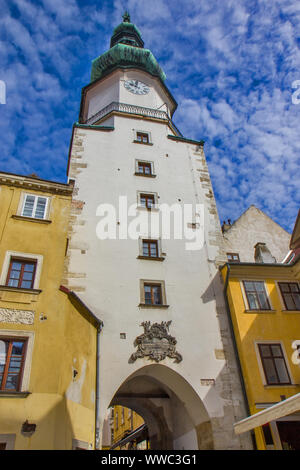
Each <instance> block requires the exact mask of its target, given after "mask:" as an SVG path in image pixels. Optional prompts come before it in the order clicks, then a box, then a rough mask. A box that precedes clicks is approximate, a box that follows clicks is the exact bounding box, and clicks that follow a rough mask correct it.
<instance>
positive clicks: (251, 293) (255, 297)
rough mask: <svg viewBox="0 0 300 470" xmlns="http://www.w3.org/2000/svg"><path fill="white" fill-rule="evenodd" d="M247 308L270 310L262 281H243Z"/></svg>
mask: <svg viewBox="0 0 300 470" xmlns="http://www.w3.org/2000/svg"><path fill="white" fill-rule="evenodd" d="M243 284H244V288H245V292H246V296H247V300H248V304H249V309H250V310H271V307H270V304H269V301H268V297H267V293H266V289H265V284H264V282H263V281H243Z"/></svg>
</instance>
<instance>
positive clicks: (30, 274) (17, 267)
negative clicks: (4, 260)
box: [6, 258, 37, 289]
mask: <svg viewBox="0 0 300 470" xmlns="http://www.w3.org/2000/svg"><path fill="white" fill-rule="evenodd" d="M36 264H37V263H36V261H31V260H25V259H18V258H11V261H10V266H9V270H8V275H7V280H6V285H7V286H10V287H17V288H22V289H33V284H34V277H35V271H36Z"/></svg>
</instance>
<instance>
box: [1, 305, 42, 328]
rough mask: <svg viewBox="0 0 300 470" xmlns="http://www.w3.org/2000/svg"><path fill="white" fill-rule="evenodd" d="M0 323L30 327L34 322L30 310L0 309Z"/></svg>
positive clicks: (32, 313)
mask: <svg viewBox="0 0 300 470" xmlns="http://www.w3.org/2000/svg"><path fill="white" fill-rule="evenodd" d="M0 322H4V323H20V324H23V325H32V324H33V322H34V312H33V311H32V310H17V309H11V308H0Z"/></svg>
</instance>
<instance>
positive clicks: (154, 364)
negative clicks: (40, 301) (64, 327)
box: [65, 15, 252, 449]
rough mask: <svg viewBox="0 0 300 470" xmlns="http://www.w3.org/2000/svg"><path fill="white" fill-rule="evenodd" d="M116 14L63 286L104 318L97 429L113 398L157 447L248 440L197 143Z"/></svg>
mask: <svg viewBox="0 0 300 470" xmlns="http://www.w3.org/2000/svg"><path fill="white" fill-rule="evenodd" d="M123 18H124V21H123V23H121V24H120V25H119V26H118V27H117V28H115V30H114V34H113V36H112V42H111V48H110V49H109V51H108V52H106V53H105V54H103V55H102V56H100V57H99V58H98V59H96V60H95V61H94V62H93V69H92V82H91V83H90V84H89V85H88V86H86V87H85V88H84V89H83V94H82V103H81V111H80V120H79V123H76V124H75V125H74V128H73V135H72V141H71V146H70V157H69V178H70V179H72V180H74V185H75V189H74V194H75V197H74V200H73V212H72V216H71V223H70V230H69V237H70V239H69V247H68V256H67V260H68V266H67V270H66V277H65V283H66V285H67V287H68V288H69V289H70V290H72V291H74V292H76V294H77V295H78V296H79V297H80V298H81V299H82V301H83V302H85V303H86V305H87V306H88V307H89V308H90V309H91V311H92V312H93V313H94V314H95V315H96V316H97V317H99V318H101V320H102V321H103V322H104V328H103V330H102V332H101V339H100V373H99V387H100V389H99V392H100V393H99V403H98V407H99V423H98V424H99V427H100V436H101V426H102V424H103V420H104V418H105V415H106V410H107V408H108V407H109V406H111V405H116V404H119V405H123V406H127V407H128V408H132V409H133V410H135V411H136V412H138V413H139V414H140V415H141V416H142V417H143V418H144V420H145V422H146V424H147V426H148V432H149V437H150V445H151V448H152V449H242V448H244V449H246V448H251V447H252V444H251V439H250V436H249V435H244V436H242V437H241V436H235V435H234V431H233V423H234V422H236V421H239V420H240V419H242V418H243V417H246V415H247V412H246V408H245V402H244V397H243V393H242V386H241V380H240V377H239V373H238V367H237V363H236V361H235V355H234V350H233V345H232V340H231V334H230V326H229V323H228V319H227V313H226V308H225V303H224V300H223V287H222V284H221V280H220V275H219V270H218V265H219V264H220V262H222V261H223V260H224V261H225V259H224V258H223V253H222V235H221V229H220V224H219V219H218V215H217V210H216V204H215V200H214V195H213V191H212V187H211V182H210V178H209V173H208V169H207V165H206V160H205V156H204V152H203V142H197V141H193V140H190V139H186V138H184V137H183V136H182V135H181V134H180V132H179V131H178V129H177V128H176V126H175V125H174V124H173V122H172V115H173V113H174V111H175V109H176V106H177V104H176V102H175V100H174V98H173V96H172V95H171V93H170V91H169V90H168V89H167V87H166V85H165V84H164V79H165V76H164V73H163V71H162V70H161V69H160V67H159V66H158V64H157V62H156V60H155V59H154V57H153V55H152V54H151V52H150V51H149V50H147V49H144V47H143V46H144V44H143V41H142V39H141V36H140V33H139V31H138V30H137V28H136V27H135V26H134V25H133V24H132V23H131V22H130V18H129V16H128V15H124V17H123ZM134 205H136V211H135V210H134V207H133V206H134ZM163 206H164V207H163ZM129 207H131V209H130V211H129V213H128V208H129ZM187 207H188V208H189V209H187V210H186V212H184V210H185V209H186V208H187ZM168 208H173V213H175V216H174V217H175V218H176V230H177V232H176V233H175V234H174V230H172V226H173V221H174V217H173V216H172V217H173V218H172V217H171V230H170V236H166V233H165V232H163V231H162V224H159V225H158V227H159V229H158V231H157V232H155V230H154V229H153V230H152V231H151V227H154V224H153V221H154V220H155V217H156V220H158V219H159V218H161V214H162V213H163V214H164V215H163V220H164V222H165V221H166V218H167V215H168ZM164 211H165V212H164ZM180 214H182V221H181V219H180ZM150 217H152V218H153V219H152V225H151V226H149V225H148V226H147V225H145V224H143V221H145V220H149V219H150ZM139 222H141V225H139ZM179 232H180V233H181V234H182V236H180V234H179ZM185 234H189V236H190V237H193V238H192V239H191V240H187V239H186V237H185ZM91 399H93V397H91Z"/></svg>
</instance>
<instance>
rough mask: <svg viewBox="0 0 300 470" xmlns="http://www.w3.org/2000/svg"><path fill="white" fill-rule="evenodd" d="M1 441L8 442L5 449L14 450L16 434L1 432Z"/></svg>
mask: <svg viewBox="0 0 300 470" xmlns="http://www.w3.org/2000/svg"><path fill="white" fill-rule="evenodd" d="M0 442H4V443H5V444H6V448H5V450H14V448H15V442H16V434H0Z"/></svg>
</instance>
